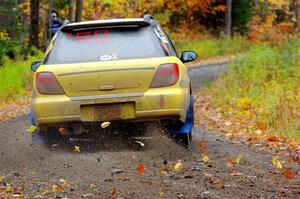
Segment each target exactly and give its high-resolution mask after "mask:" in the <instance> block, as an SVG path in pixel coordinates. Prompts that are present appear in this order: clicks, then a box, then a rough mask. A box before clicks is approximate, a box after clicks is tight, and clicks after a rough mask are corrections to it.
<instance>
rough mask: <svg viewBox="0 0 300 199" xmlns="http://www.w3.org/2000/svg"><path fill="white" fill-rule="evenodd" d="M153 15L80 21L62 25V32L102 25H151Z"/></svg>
mask: <svg viewBox="0 0 300 199" xmlns="http://www.w3.org/2000/svg"><path fill="white" fill-rule="evenodd" d="M151 20H153V17H152V16H151V15H149V14H147V15H145V16H144V18H129V19H106V20H94V21H86V22H78V23H69V24H64V25H63V26H62V27H61V29H60V30H61V31H62V32H69V31H73V30H80V29H90V28H100V27H116V26H120V27H122V26H149V25H151Z"/></svg>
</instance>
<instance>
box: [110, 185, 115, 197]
mask: <svg viewBox="0 0 300 199" xmlns="http://www.w3.org/2000/svg"><path fill="white" fill-rule="evenodd" d="M115 194H116V188H115V187H113V188H111V191H110V195H111V196H114V195H115Z"/></svg>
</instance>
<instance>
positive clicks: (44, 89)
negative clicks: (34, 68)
mask: <svg viewBox="0 0 300 199" xmlns="http://www.w3.org/2000/svg"><path fill="white" fill-rule="evenodd" d="M35 85H36V90H37V92H38V93H41V94H63V93H64V91H63V89H62V88H61V86H60V84H59V83H58V81H57V79H56V78H55V76H54V74H53V73H50V72H40V73H37V74H36V78H35Z"/></svg>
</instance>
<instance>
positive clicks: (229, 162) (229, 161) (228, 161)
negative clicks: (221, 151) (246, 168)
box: [226, 160, 233, 168]
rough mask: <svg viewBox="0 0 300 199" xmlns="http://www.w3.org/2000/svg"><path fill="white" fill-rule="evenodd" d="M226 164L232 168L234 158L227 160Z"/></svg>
mask: <svg viewBox="0 0 300 199" xmlns="http://www.w3.org/2000/svg"><path fill="white" fill-rule="evenodd" d="M226 165H227V167H229V168H232V167H233V160H227V161H226Z"/></svg>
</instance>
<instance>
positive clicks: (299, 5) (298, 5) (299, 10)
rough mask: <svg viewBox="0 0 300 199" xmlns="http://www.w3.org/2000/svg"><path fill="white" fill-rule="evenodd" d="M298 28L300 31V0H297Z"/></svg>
mask: <svg viewBox="0 0 300 199" xmlns="http://www.w3.org/2000/svg"><path fill="white" fill-rule="evenodd" d="M295 15H296V29H297V31H300V0H295Z"/></svg>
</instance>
